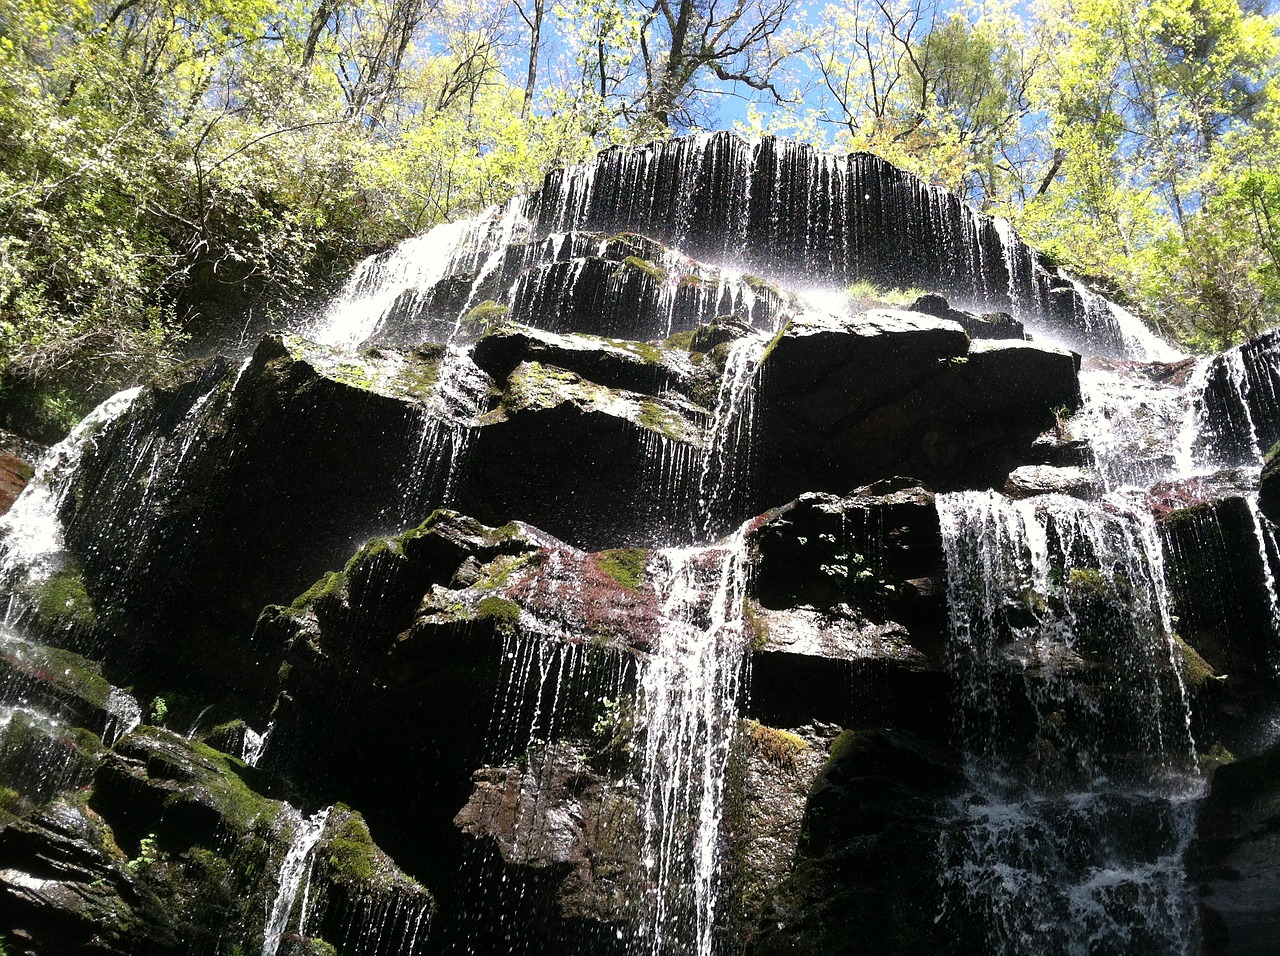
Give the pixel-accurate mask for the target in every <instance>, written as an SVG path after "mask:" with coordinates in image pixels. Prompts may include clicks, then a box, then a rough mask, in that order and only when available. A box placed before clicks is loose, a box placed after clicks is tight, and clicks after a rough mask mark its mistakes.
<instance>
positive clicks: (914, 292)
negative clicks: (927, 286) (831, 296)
mask: <svg viewBox="0 0 1280 956" xmlns="http://www.w3.org/2000/svg"><path fill="white" fill-rule="evenodd" d="M845 294H846V295H847V296H848V297H849V298H850V299H853V300H854V301H855V302H857V303H859V304H860V305H863V306H864V307H865V306H885V305H888V306H900V305H910V304H911V303H912V302H914V301H915V300H916V299H918V298H920V296H922V295H924V290H923V289H915V288H911V289H889V288H885V287H883V286H878V285H876V284H875V283H874V282H871V281H870V280H868V279H860V280H858V281H857V282H855V283H853V285H851V286H849V287H848V288H847V289H845Z"/></svg>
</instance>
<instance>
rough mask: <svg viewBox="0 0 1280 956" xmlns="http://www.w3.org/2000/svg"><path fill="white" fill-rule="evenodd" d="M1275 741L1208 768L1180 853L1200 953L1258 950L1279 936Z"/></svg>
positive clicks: (1279, 788) (1279, 769) (1279, 771)
mask: <svg viewBox="0 0 1280 956" xmlns="http://www.w3.org/2000/svg"><path fill="white" fill-rule="evenodd" d="M1277 858H1280V747H1277V746H1276V745H1274V744H1273V745H1272V746H1270V747H1269V748H1267V749H1266V750H1265V751H1264V752H1263V753H1260V754H1258V755H1257V756H1254V757H1249V758H1247V759H1244V760H1240V761H1238V762H1236V763H1232V764H1229V765H1227V766H1223V767H1219V768H1218V769H1217V771H1215V773H1214V775H1213V777H1212V779H1211V782H1210V785H1209V791H1208V794H1207V795H1206V797H1205V799H1204V802H1203V803H1202V804H1201V806H1200V814H1199V825H1198V828H1197V835H1196V839H1195V842H1194V843H1193V844H1192V846H1191V848H1190V850H1189V851H1188V855H1187V863H1188V871H1189V875H1190V876H1191V879H1192V880H1193V881H1194V883H1195V884H1197V885H1198V886H1199V887H1200V916H1201V923H1202V925H1203V933H1204V953H1205V954H1206V956H1225V954H1230V956H1263V954H1267V953H1274V952H1275V946H1276V940H1277V939H1280V869H1277V867H1276V865H1275V861H1276V859H1277Z"/></svg>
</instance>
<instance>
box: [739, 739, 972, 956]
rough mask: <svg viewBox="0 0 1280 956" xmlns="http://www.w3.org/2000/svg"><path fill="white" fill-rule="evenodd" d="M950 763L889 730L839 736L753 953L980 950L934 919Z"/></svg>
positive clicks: (956, 780) (958, 782)
mask: <svg viewBox="0 0 1280 956" xmlns="http://www.w3.org/2000/svg"><path fill="white" fill-rule="evenodd" d="M962 784H963V777H962V775H961V773H960V770H959V767H958V765H957V761H956V759H955V757H954V755H952V754H949V753H947V752H946V751H944V750H940V749H936V748H932V747H929V746H926V745H924V744H922V743H921V742H920V741H918V740H916V739H913V738H912V737H910V736H909V735H906V734H903V733H900V732H895V731H845V732H844V733H842V734H841V735H840V736H839V737H837V738H836V739H835V741H834V742H833V743H832V744H831V753H830V756H829V758H828V760H827V764H826V766H825V767H824V768H823V770H822V773H821V775H820V776H819V777H818V780H817V783H816V784H815V785H814V788H813V791H812V793H811V794H810V797H809V803H808V808H807V809H806V811H805V818H804V836H803V838H802V840H801V843H800V847H799V851H798V853H797V858H796V865H795V868H794V869H793V870H792V872H791V873H790V875H789V876H788V877H787V878H786V880H785V881H783V882H782V883H781V884H780V885H779V886H778V887H777V889H776V890H775V891H774V893H773V894H772V896H771V898H770V900H769V902H768V904H767V906H766V907H765V910H764V915H763V917H762V918H761V919H760V922H759V924H758V926H757V928H756V929H757V933H756V937H755V945H754V947H753V950H752V951H753V952H755V953H760V954H775V953H795V954H801V953H803V954H811V953H896V954H904V956H910V954H921V956H923V954H926V953H969V952H981V951H982V948H983V944H982V943H981V942H980V941H979V939H977V938H975V937H974V935H973V933H972V929H971V928H969V927H965V926H963V925H957V921H956V920H952V919H944V920H938V919H936V917H937V914H938V913H940V912H942V902H943V899H942V889H941V887H940V885H939V883H938V879H937V873H936V866H937V863H936V859H937V857H936V854H937V847H938V841H939V837H940V835H941V833H942V830H943V827H944V825H945V821H946V819H947V818H948V817H949V811H950V804H949V799H948V798H950V797H951V796H953V795H954V794H956V793H958V792H959V790H960V788H961V786H962Z"/></svg>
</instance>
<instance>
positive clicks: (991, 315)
mask: <svg viewBox="0 0 1280 956" xmlns="http://www.w3.org/2000/svg"><path fill="white" fill-rule="evenodd" d="M907 309H908V310H909V311H911V312H922V313H924V314H925V315H931V316H933V317H934V318H936V319H947V320H948V321H951V322H955V323H958V324H959V325H960V327H961V328H963V329H964V330H965V331H966V332H967V333H969V337H970V338H971V339H1023V340H1025V339H1026V337H1027V334H1026V330H1025V329H1024V328H1023V327H1022V323H1021V322H1019V321H1018V320H1017V319H1015V318H1014V317H1013V316H1011V315H1010V314H1009V313H1008V312H985V313H983V314H981V315H974V314H973V313H972V312H963V311H961V310H960V309H953V308H951V305H950V303H948V302H947V300H946V299H945V298H943V297H942V296H940V295H937V294H936V293H927V294H925V295H922V296H920V297H919V298H917V299H916V300H915V301H914V302H912V303H911V304H910V305H909V306H907Z"/></svg>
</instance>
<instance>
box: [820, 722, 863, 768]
mask: <svg viewBox="0 0 1280 956" xmlns="http://www.w3.org/2000/svg"><path fill="white" fill-rule="evenodd" d="M860 736H861V735H860V734H859V733H858V731H856V730H842V731H840V733H839V735H838V736H837V737H836V739H835V740H833V741H831V745H830V746H829V747H828V748H827V764H826V766H827V767H830V766H831V765H832V764H834V763H836V762H838V761H839V760H841V759H842V758H843V757H844V756H845V754H847V753H848V752H849V750H850V749H851V748H852V747H854V746H855V745H856V744H857V742H858V738H859V737H860Z"/></svg>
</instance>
